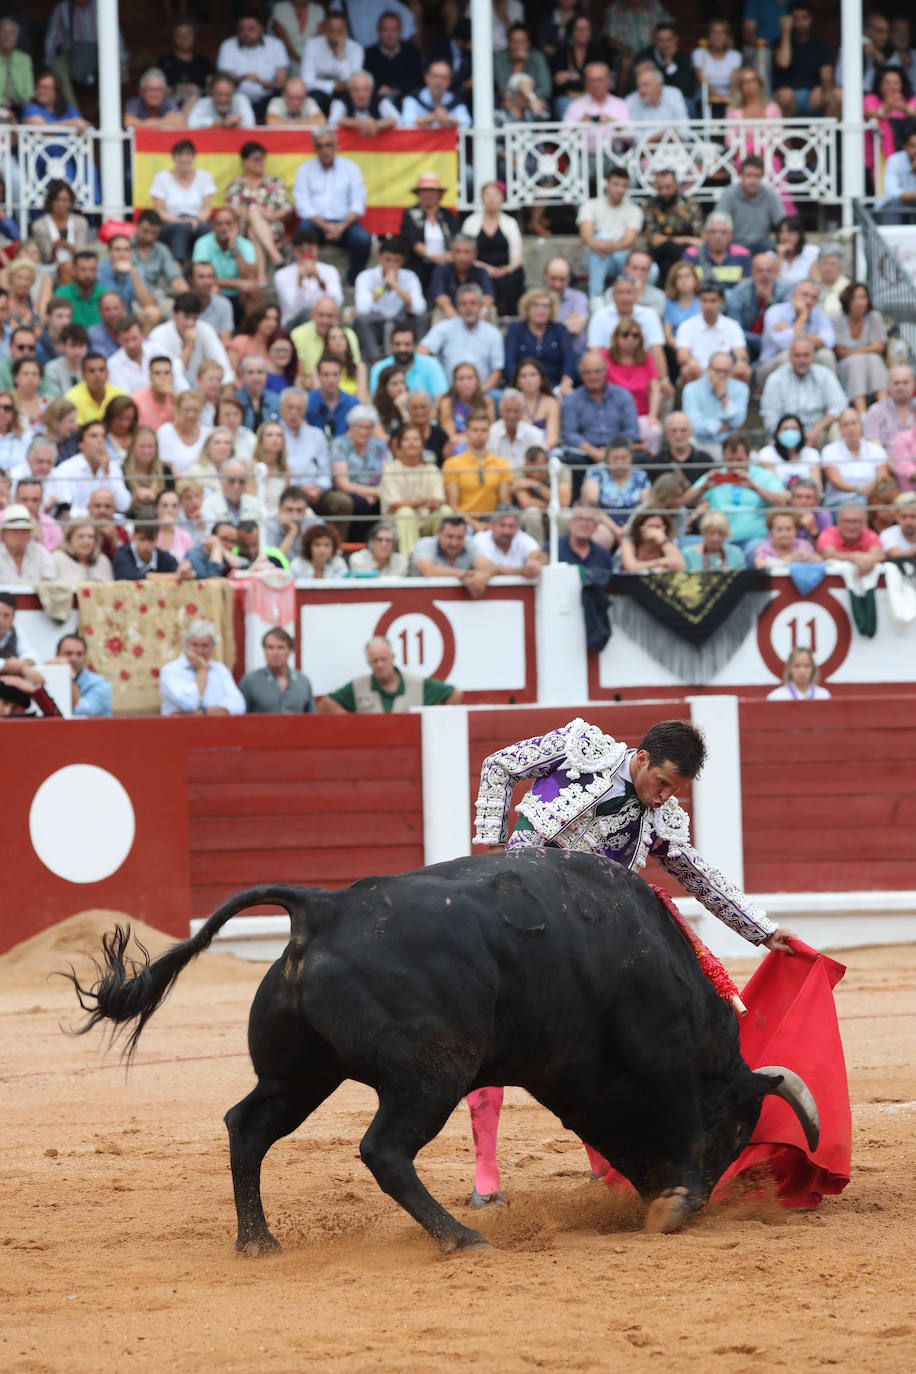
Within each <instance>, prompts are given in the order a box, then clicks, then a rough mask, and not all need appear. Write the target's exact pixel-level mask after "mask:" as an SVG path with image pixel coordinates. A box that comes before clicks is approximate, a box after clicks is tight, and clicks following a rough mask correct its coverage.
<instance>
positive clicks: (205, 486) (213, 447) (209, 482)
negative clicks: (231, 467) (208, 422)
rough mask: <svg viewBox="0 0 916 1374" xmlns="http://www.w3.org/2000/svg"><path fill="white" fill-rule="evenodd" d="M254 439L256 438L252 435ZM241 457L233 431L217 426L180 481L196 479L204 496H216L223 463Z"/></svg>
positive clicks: (248, 463)
mask: <svg viewBox="0 0 916 1374" xmlns="http://www.w3.org/2000/svg"><path fill="white" fill-rule="evenodd" d="M234 399H235V398H234V397H233V400H234ZM242 433H244V434H248V433H250V431H249V430H243V431H242ZM252 437H254V436H253V435H252ZM255 442H257V441H255ZM251 453H252V457H253V456H254V447H252V450H251ZM239 456H240V455H239V454H237V453H236V452H235V436H234V435H233V433H232V430H231V429H230V428H229V427H228V425H216V426H215V427H214V428H213V429H211V430H210V433H209V434H208V435H207V437H206V439H205V440H204V442H203V445H202V446H201V450H200V453H199V455H198V456H197V458H196V459H195V461H194V462H193V463H192V464H191V466H190V467H189V468H187V470H186V472H187V476H186V477H183V478H181V479H180V481H187V480H189V479H191V480H193V479H196V480H197V481H199V482H201V483H202V494H206V493H207V492H213V493H214V494H216V493H217V492H218V491H219V474H220V472H221V471H222V467H223V463H225V461H226V459H227V458H238V457H239ZM242 461H243V462H244V463H245V466H246V468H248V470H249V472H250V471H251V466H250V462H249V461H247V460H245V459H242ZM169 471H171V469H169ZM204 523H206V522H204Z"/></svg>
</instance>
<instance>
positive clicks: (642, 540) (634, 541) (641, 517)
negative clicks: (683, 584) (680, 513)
mask: <svg viewBox="0 0 916 1374" xmlns="http://www.w3.org/2000/svg"><path fill="white" fill-rule="evenodd" d="M619 557H620V568H621V571H622V572H627V573H637V572H639V573H641V572H683V570H684V555H683V554H682V553H681V551H680V549H679V548H678V546H677V544H675V542H674V522H673V521H672V519H671V516H670V515H668V514H667V513H666V512H661V513H657V514H653V513H652V512H650V511H640V512H639V514H638V515H634V517H633V519H632V521H631V523H630V526H629V528H628V530H627V532H626V534H625V535H624V536H623V538H622V539H621V541H620V555H619Z"/></svg>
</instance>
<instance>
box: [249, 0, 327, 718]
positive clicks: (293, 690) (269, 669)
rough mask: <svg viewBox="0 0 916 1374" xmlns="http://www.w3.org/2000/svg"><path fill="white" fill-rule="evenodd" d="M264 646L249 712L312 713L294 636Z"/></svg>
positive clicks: (279, 632)
mask: <svg viewBox="0 0 916 1374" xmlns="http://www.w3.org/2000/svg"><path fill="white" fill-rule="evenodd" d="M289 8H292V6H290V7H289ZM261 645H262V647H263V649H264V657H265V659H266V660H267V662H266V663H265V665H264V667H263V668H252V669H251V670H250V671H249V672H247V673H246V674H245V676H244V677H243V678H242V680H241V682H240V683H239V691H240V692H241V694H242V696H243V697H244V698H245V709H246V711H247V712H248V714H249V715H268V714H270V715H286V716H294V715H311V714H312V713H313V712H314V711H315V710H316V707H315V698H314V695H313V693H312V684H311V683H310V682H309V680H308V678H307V677H306V676H305V674H304V673H300V672H299V669H298V668H296V667H294V666H292V665H291V663H290V654H291V653H292V652H293V649H294V648H295V640H294V639H293V637H292V635H291V634H289V632H288V631H287V630H284V629H283V627H282V626H280V625H275V626H274V627H273V629H270V630H268V631H267V634H266V635H265V636H264V638H263V639H262V640H261Z"/></svg>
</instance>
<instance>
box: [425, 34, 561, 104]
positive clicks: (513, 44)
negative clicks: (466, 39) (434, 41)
mask: <svg viewBox="0 0 916 1374" xmlns="http://www.w3.org/2000/svg"><path fill="white" fill-rule="evenodd" d="M507 39H508V46H507V47H506V48H504V49H503V50H502V51H501V52H497V53H495V54H494V57H493V81H494V83H495V85H496V91H497V95H499V96H504V95H505V94H506V89H507V87H508V85H509V80H510V78H511V77H513V76H519V75H524V76H527V77H528V78H529V79H530V81H531V83H532V85H533V87H534V96H535V99H536V102H537V104H536V111H535V112H536V114H537V115H538V116H539V117H540V118H541V119H546V118H548V115H549V108H550V107H549V103H548V102H549V100H550V93H551V89H552V86H553V82H552V80H551V76H550V67H549V65H548V62H547V58H546V57H545V56H544V54H543V53H542V52H539V51H538V49H537V48H532V46H531V34H530V33H529V32H528V30H527V29H526V28H525V25H524V24H513V25H512V27H511V28H510V29H509V31H508V34H507ZM443 65H444V64H443ZM449 81H451V72H449Z"/></svg>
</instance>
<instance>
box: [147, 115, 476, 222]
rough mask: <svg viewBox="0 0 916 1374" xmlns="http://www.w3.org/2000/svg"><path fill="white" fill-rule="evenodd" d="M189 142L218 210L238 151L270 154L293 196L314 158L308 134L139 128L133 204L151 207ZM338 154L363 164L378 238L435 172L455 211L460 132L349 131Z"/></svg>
mask: <svg viewBox="0 0 916 1374" xmlns="http://www.w3.org/2000/svg"><path fill="white" fill-rule="evenodd" d="M179 138H189V139H190V140H191V142H192V143H193V144H194V147H195V148H196V149H197V159H196V166H198V167H204V168H206V170H207V171H208V172H209V173H210V175H211V176H212V177H213V180H214V181H215V182H216V187H217V193H216V196H215V198H214V203H215V204H217V205H222V203H223V195H224V193H225V190H226V187H227V186H228V185H229V182H230V181H231V180H232V178H233V177H236V176H238V175H239V173H240V172H241V163H240V161H239V149H240V148H241V147H242V144H243V143H250V142H257V143H261V144H263V145H264V147H265V148H266V149H267V162H266V170H267V171H268V172H272V173H273V174H274V175H275V176H278V177H281V178H282V180H283V181H284V182H285V183H286V186H287V188H288V189H289V191H290V193H291V194H292V187H293V177H294V176H295V175H296V169H297V168H298V167H299V165H300V163H302V162H306V161H307V160H308V159H309V158H310V157H314V156H315V152H314V149H313V147H312V136H311V132H310V131H309V130H308V129H279V128H260V127H259V128H257V129H189V130H187V131H186V132H185V131H184V130H177V129H137V130H136V134H135V142H134V205H136V206H138V207H139V208H143V207H144V206H148V205H151V204H152V200H151V198H150V186H151V184H152V180H153V177H154V176H155V175H156V173H157V172H158V171H161V170H162V168H169V167H171V166H172V159H171V156H170V154H169V149H170V148H171V147H173V145H174V144H175V143H176V142H177V141H178V139H179ZM338 148H339V151H340V152H341V153H342V154H343V155H344V156H345V157H348V158H350V159H351V160H352V161H353V162H355V163H356V164H357V166H358V167H359V169H360V171H361V172H362V174H363V180H364V181H365V183H366V192H367V209H366V214H365V217H364V219H363V221H362V222H363V224H364V225H365V227H366V228H367V229H368V230H369V231H370V233H373V234H393V233H396V232H397V230H398V227H399V226H400V223H401V214H402V212H403V210H404V209H405V207H406V206H408V205H414V204H415V203H416V198H415V196H414V194H413V187H414V186H415V185H416V181H417V177H418V176H419V175H420V173H421V172H436V173H437V174H438V176H439V179H440V181H441V182H442V185H443V186H446V187H447V188H448V189H447V191H446V193H445V195H444V196H443V197H442V203H443V205H446V206H450V207H454V205H455V199H456V190H457V186H458V139H457V135H456V133H455V131H454V129H428V130H427V129H393V130H391V132H390V133H386V134H379V135H378V137H377V138H362V137H358V136H357V135H356V134H353V133H351V132H350V131H349V130H346V129H341V130H340V131H339V133H338Z"/></svg>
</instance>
